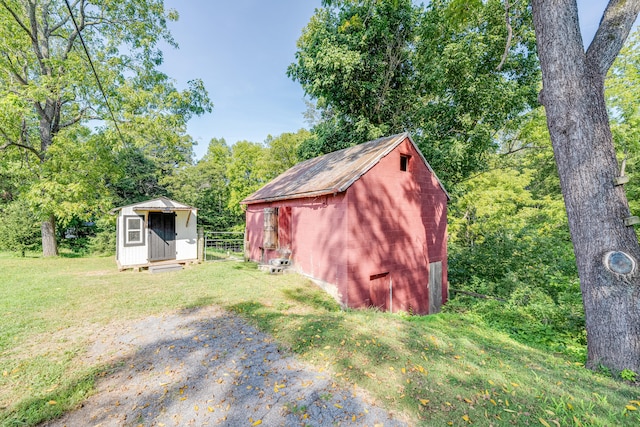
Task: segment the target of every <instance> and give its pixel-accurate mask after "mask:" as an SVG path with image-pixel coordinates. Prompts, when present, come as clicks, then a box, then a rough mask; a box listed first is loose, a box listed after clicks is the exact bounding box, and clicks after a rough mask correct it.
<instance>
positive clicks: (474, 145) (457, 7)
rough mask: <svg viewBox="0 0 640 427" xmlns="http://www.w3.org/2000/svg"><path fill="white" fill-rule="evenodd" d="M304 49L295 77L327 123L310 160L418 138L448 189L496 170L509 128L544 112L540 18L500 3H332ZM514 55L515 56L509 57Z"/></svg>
mask: <svg viewBox="0 0 640 427" xmlns="http://www.w3.org/2000/svg"><path fill="white" fill-rule="evenodd" d="M323 6H324V7H323V8H322V9H318V10H317V11H316V14H315V15H314V16H313V17H312V19H311V21H310V22H309V24H308V25H307V27H306V28H305V30H304V32H303V34H302V37H300V39H299V40H298V51H297V53H296V63H294V64H291V65H290V66H289V69H288V74H289V76H290V77H291V78H293V79H294V80H297V81H299V82H300V83H301V84H302V87H303V88H304V90H305V92H306V93H307V94H308V95H309V96H311V98H312V99H315V100H316V106H317V108H318V110H319V111H320V120H319V122H317V123H316V124H315V125H314V127H313V129H312V131H313V134H314V138H310V139H308V140H307V141H306V142H305V143H304V144H303V145H302V147H301V155H302V156H303V157H312V156H316V155H318V154H323V153H326V152H329V151H333V150H337V149H340V148H344V147H347V146H350V145H354V144H358V143H362V142H364V141H367V140H369V139H373V138H376V137H379V136H382V135H384V134H390V133H396V132H402V131H406V130H408V131H410V132H412V134H413V137H414V138H415V140H416V142H417V143H418V145H419V146H420V148H421V149H422V151H423V152H424V153H425V156H426V157H427V159H428V160H429V162H430V163H431V164H432V166H433V167H434V168H435V169H436V170H438V174H439V176H440V178H441V179H443V180H444V181H445V184H446V185H447V186H450V185H451V184H453V183H456V182H459V181H461V180H462V179H465V178H466V177H468V176H469V175H470V174H472V173H474V172H477V171H478V170H481V169H483V168H484V167H486V160H487V159H486V155H487V152H490V151H492V150H494V149H495V148H496V140H497V139H498V137H499V135H500V132H501V130H502V129H503V128H504V127H505V126H506V123H509V122H511V121H517V120H518V119H519V117H520V114H521V113H522V112H523V111H526V110H527V109H529V108H531V107H532V106H533V105H534V104H535V103H536V94H537V86H538V84H539V70H538V67H537V61H536V56H535V38H534V35H533V31H532V25H531V14H530V11H529V10H528V9H527V5H526V3H525V2H517V4H516V5H515V6H513V7H511V8H509V17H510V18H509V19H510V27H509V28H511V30H512V32H511V38H510V43H509V49H508V50H506V49H505V40H506V39H507V38H508V29H507V28H506V26H505V20H504V17H505V10H504V6H503V5H502V3H501V1H500V0H489V1H479V0H478V1H473V2H467V1H462V0H434V1H431V2H429V4H428V5H427V6H426V7H423V6H417V5H416V4H415V2H412V1H410V0H399V1H398V0H380V1H376V0H332V1H329V0H327V1H324V2H323ZM505 52H506V53H505Z"/></svg>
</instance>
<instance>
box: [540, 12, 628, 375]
mask: <svg viewBox="0 0 640 427" xmlns="http://www.w3.org/2000/svg"><path fill="white" fill-rule="evenodd" d="M531 5H532V10H533V18H534V26H535V32H536V41H537V47H538V56H539V58H540V66H541V69H542V82H543V88H542V91H541V92H540V94H539V99H540V101H541V103H542V104H543V105H544V107H545V111H546V115H547V126H548V128H549V133H550V136H551V141H552V144H553V150H554V156H555V159H556V164H557V167H558V174H559V176H560V186H561V189H562V193H563V195H564V200H565V207H566V210H567V216H568V220H569V229H570V232H571V239H572V242H573V248H574V252H575V256H576V263H577V267H578V275H579V277H580V286H581V291H582V298H583V302H584V309H585V321H586V329H587V353H588V354H587V367H589V368H598V367H599V366H600V365H604V366H606V367H609V368H611V369H612V370H614V371H621V370H623V369H631V370H633V371H635V372H640V271H639V270H638V265H637V263H638V260H640V246H639V245H638V239H637V237H636V234H635V231H634V229H633V228H632V227H630V226H629V225H628V224H629V223H628V221H629V218H630V217H631V214H630V210H629V205H628V202H627V199H626V196H625V192H624V189H623V186H622V185H618V182H617V178H618V176H619V175H620V168H619V165H618V162H617V159H616V153H615V149H614V144H613V140H612V136H611V130H610V126H609V118H608V115H607V109H606V105H605V96H604V81H605V76H606V74H607V71H608V70H609V68H610V67H611V65H612V63H613V61H614V60H615V58H616V56H617V55H618V53H619V52H620V49H621V48H622V46H623V43H624V41H625V39H626V38H627V36H628V34H629V32H630V30H631V27H632V25H633V22H634V21H635V19H636V17H637V16H638V12H639V11H640V0H610V1H609V3H608V5H607V8H606V9H605V11H604V14H603V16H602V20H601V21H600V25H599V27H598V30H597V32H596V35H595V36H594V39H593V41H592V42H591V44H590V45H589V47H588V49H587V50H586V51H585V49H584V47H583V41H582V37H581V34H580V27H579V24H578V7H577V4H576V1H575V0H554V1H550V0H532V1H531Z"/></svg>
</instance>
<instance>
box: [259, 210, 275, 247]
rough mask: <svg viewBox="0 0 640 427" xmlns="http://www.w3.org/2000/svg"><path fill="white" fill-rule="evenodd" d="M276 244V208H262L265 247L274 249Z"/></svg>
mask: <svg viewBox="0 0 640 427" xmlns="http://www.w3.org/2000/svg"><path fill="white" fill-rule="evenodd" d="M277 245H278V208H265V210H264V239H263V247H264V248H265V249H276V247H277Z"/></svg>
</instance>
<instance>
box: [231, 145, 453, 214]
mask: <svg viewBox="0 0 640 427" xmlns="http://www.w3.org/2000/svg"><path fill="white" fill-rule="evenodd" d="M405 139H408V140H409V141H410V142H411V144H412V145H413V146H414V148H415V149H416V151H417V152H418V153H419V154H420V158H421V159H422V160H423V161H424V164H425V166H426V167H427V168H429V170H430V171H431V172H432V173H434V172H433V169H431V166H429V164H428V163H427V161H426V160H425V158H424V157H423V156H422V153H420V150H419V149H418V147H417V146H416V144H415V143H414V142H413V140H412V139H411V137H410V136H409V134H408V133H406V132H405V133H401V134H397V135H392V136H388V137H384V138H379V139H376V140H373V141H369V142H365V143H364V144H359V145H355V146H353V147H349V148H345V149H343V150H339V151H334V152H333V153H329V154H325V155H324V156H320V157H315V158H313V159H309V160H306V161H304V162H301V163H298V164H297V165H295V166H294V167H292V168H291V169H289V170H287V171H286V172H284V173H282V174H281V175H279V176H277V177H276V178H274V179H273V180H272V181H271V182H269V183H268V184H266V185H265V186H264V187H262V188H261V189H259V190H258V191H256V192H255V193H253V194H251V195H250V196H248V197H247V198H245V199H244V200H243V201H241V202H240V203H241V204H246V205H249V204H253V203H260V202H270V201H277V200H288V199H297V198H301V197H316V196H322V195H326V194H336V193H341V192H343V191H346V190H347V189H348V188H349V187H350V186H351V185H352V184H353V183H354V182H355V181H357V180H358V179H359V178H360V177H361V176H362V175H364V174H365V173H367V172H368V171H369V170H370V169H371V168H372V167H374V166H375V165H376V164H377V163H378V162H379V161H380V159H382V158H383V157H385V156H386V155H387V154H389V153H390V152H391V151H393V150H394V149H395V148H396V147H397V146H398V145H399V144H400V143H401V142H402V141H404V140H405ZM434 176H435V173H434ZM436 179H437V177H436ZM438 183H439V184H440V187H441V188H442V190H443V191H444V192H445V194H447V191H446V190H445V189H444V187H443V186H442V183H440V181H439V180H438ZM447 198H449V195H448V194H447Z"/></svg>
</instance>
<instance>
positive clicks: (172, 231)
mask: <svg viewBox="0 0 640 427" xmlns="http://www.w3.org/2000/svg"><path fill="white" fill-rule="evenodd" d="M169 259H176V214H175V213H162V212H149V261H164V260H169Z"/></svg>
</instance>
